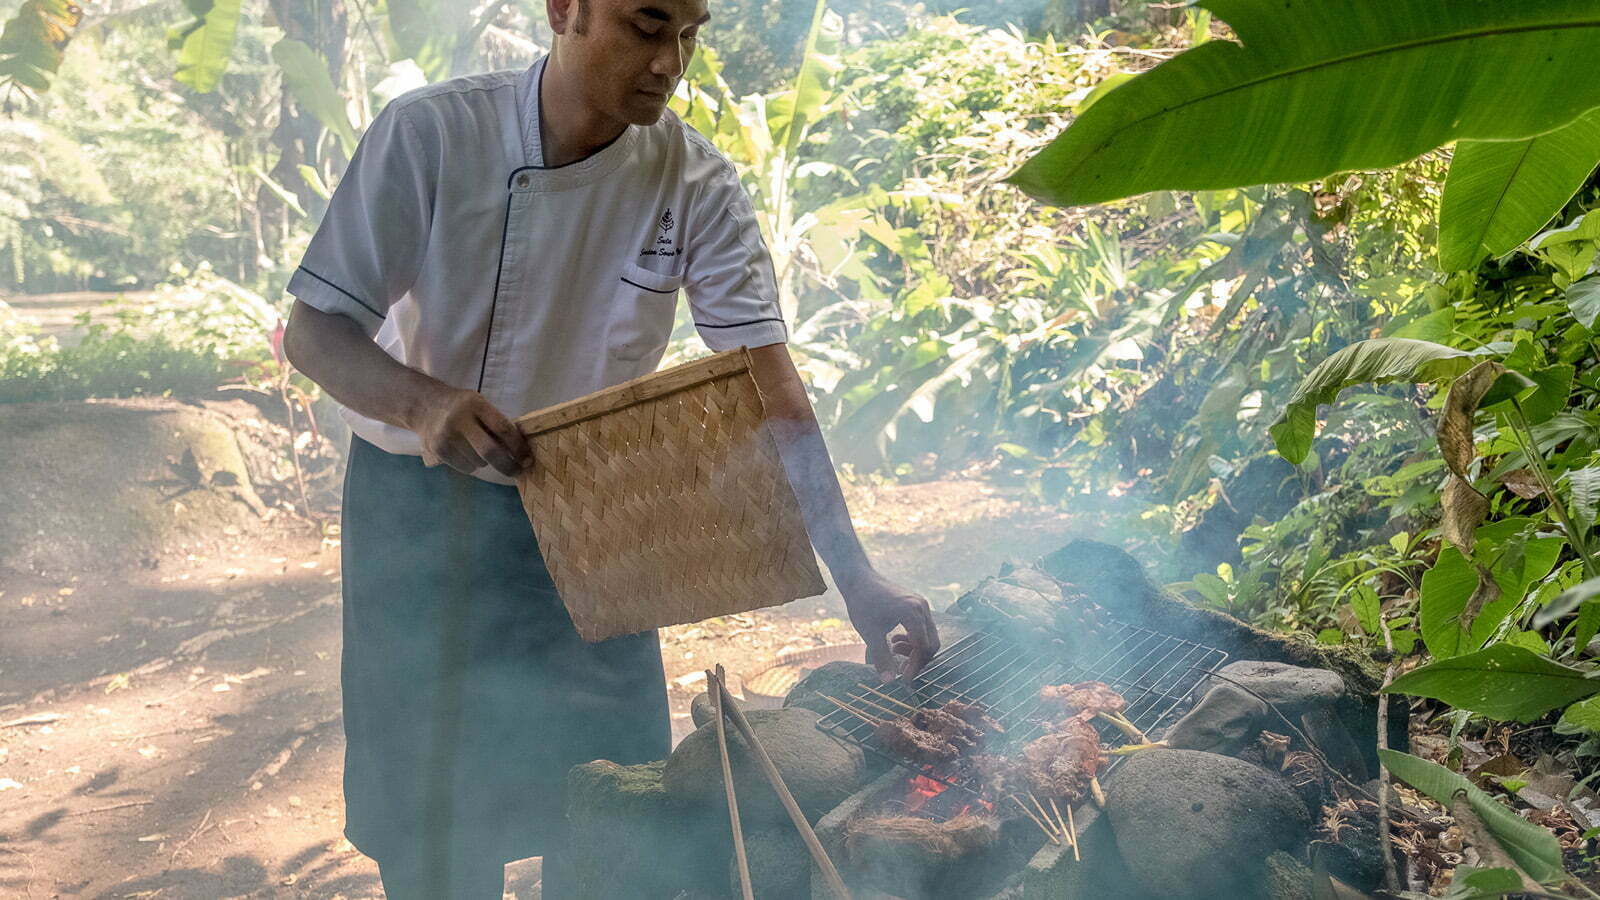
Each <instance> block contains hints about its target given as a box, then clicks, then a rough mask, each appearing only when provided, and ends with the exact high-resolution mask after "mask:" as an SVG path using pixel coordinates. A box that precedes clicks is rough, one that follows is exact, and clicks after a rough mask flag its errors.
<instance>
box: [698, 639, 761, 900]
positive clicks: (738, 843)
mask: <svg viewBox="0 0 1600 900" xmlns="http://www.w3.org/2000/svg"><path fill="white" fill-rule="evenodd" d="M716 674H717V673H715V672H713V671H711V670H710V669H707V670H706V683H707V684H710V683H711V680H712V679H713V678H715V677H716ZM711 708H712V710H714V711H715V715H716V719H717V753H718V754H719V755H720V756H721V757H722V784H723V787H724V788H726V789H727V793H728V823H729V824H730V825H731V826H732V828H733V858H734V859H735V860H736V861H737V862H738V864H739V890H740V892H741V893H742V894H743V895H744V900H755V892H754V891H753V890H752V888H751V886H750V861H749V859H748V858H746V857H745V855H744V830H743V829H742V828H740V827H739V800H738V798H737V797H736V796H734V790H733V765H732V763H731V762H730V761H729V760H728V731H727V725H726V723H724V722H723V721H722V692H721V691H713V692H712V694H711Z"/></svg>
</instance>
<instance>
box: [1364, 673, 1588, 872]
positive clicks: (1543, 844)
mask: <svg viewBox="0 0 1600 900" xmlns="http://www.w3.org/2000/svg"><path fill="white" fill-rule="evenodd" d="M1524 652H1526V651H1524ZM1378 756H1379V757H1380V758H1381V759H1382V760H1383V764H1384V766H1385V767H1386V768H1388V770H1389V771H1390V772H1391V773H1392V774H1393V775H1394V776H1395V777H1396V778H1399V779H1400V780H1401V781H1404V782H1405V783H1406V784H1409V785H1411V786H1412V787H1413V788H1415V789H1416V790H1419V791H1421V792H1422V793H1424V794H1427V795H1428V796H1429V797H1432V798H1433V799H1434V801H1435V802H1437V803H1439V804H1440V805H1442V806H1444V807H1445V808H1446V809H1448V808H1449V807H1450V804H1451V802H1452V798H1454V796H1455V793H1456V791H1460V790H1464V791H1466V792H1467V802H1468V803H1470V804H1471V805H1472V810H1473V812H1476V813H1477V814H1478V818H1480V819H1482V820H1483V824H1484V827H1486V828H1488V829H1489V833H1490V834H1492V835H1494V839H1495V840H1497V841H1499V842H1500V846H1502V847H1504V848H1505V849H1506V852H1507V853H1509V854H1511V858H1512V859H1513V860H1515V861H1516V864H1517V865H1519V866H1521V867H1522V871H1524V872H1527V873H1528V874H1529V875H1531V876H1533V878H1534V879H1535V880H1537V881H1541V882H1552V881H1555V880H1557V879H1559V878H1561V877H1563V871H1564V870H1563V869H1562V867H1561V844H1560V842H1559V841H1557V840H1556V837H1555V835H1553V834H1551V833H1550V832H1548V831H1546V830H1544V829H1543V828H1540V827H1539V826H1537V825H1535V824H1533V823H1532V822H1529V821H1528V820H1527V819H1524V818H1523V817H1521V816H1519V815H1517V814H1516V813H1515V812H1513V811H1512V810H1511V808H1510V807H1508V806H1505V805H1503V804H1501V803H1498V802H1496V801H1495V799H1494V798H1493V797H1491V796H1489V795H1488V794H1487V793H1484V791H1483V789H1482V788H1479V787H1478V786H1477V785H1475V784H1473V783H1472V782H1471V781H1469V780H1467V778H1466V777H1464V776H1462V775H1458V774H1456V773H1455V772H1452V771H1450V770H1449V769H1446V768H1445V767H1444V766H1441V765H1439V764H1438V763H1433V762H1429V761H1428V760H1425V759H1421V758H1419V757H1415V756H1412V755H1411V754H1409V753H1401V752H1400V751H1398V750H1379V751H1378Z"/></svg>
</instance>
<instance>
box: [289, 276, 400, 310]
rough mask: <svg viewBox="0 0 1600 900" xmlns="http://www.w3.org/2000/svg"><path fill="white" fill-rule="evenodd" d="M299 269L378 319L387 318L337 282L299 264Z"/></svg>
mask: <svg viewBox="0 0 1600 900" xmlns="http://www.w3.org/2000/svg"><path fill="white" fill-rule="evenodd" d="M300 271H302V272H304V273H306V274H307V275H310V276H311V277H312V278H315V279H316V280H318V281H320V282H322V283H323V284H325V285H327V286H328V287H331V288H333V289H334V290H336V291H338V292H339V293H341V294H343V295H345V296H346V297H349V298H350V299H351V300H354V301H355V302H356V303H357V304H358V305H359V306H360V307H361V308H362V309H364V310H366V311H367V312H369V313H372V314H373V315H375V316H377V317H378V318H380V319H387V318H388V316H386V315H384V314H383V313H381V312H378V311H377V310H375V309H373V308H372V306H371V305H370V304H368V303H367V302H366V301H364V300H362V299H361V298H360V297H357V296H356V295H355V294H352V293H350V292H349V291H347V290H345V289H344V288H342V287H339V286H338V285H337V284H334V283H333V282H331V281H329V280H328V279H326V278H323V277H322V276H321V275H318V274H317V273H315V272H313V271H311V270H310V269H308V268H306V267H305V266H301V267H300Z"/></svg>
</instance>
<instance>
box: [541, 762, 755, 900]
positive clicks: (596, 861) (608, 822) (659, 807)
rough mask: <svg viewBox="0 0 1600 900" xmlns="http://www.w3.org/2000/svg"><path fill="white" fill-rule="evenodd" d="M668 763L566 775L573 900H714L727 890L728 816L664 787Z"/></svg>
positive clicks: (583, 769) (608, 765) (581, 769)
mask: <svg viewBox="0 0 1600 900" xmlns="http://www.w3.org/2000/svg"><path fill="white" fill-rule="evenodd" d="M665 766H666V761H665V760H661V761H658V762H652V763H645V764H643V765H637V766H623V765H618V764H617V763H614V762H609V761H607V760H596V761H594V762H590V763H584V764H583V765H580V766H574V767H573V768H572V769H571V770H570V771H569V772H568V773H567V781H566V789H565V791H564V792H563V795H562V806H563V810H562V811H563V814H564V815H565V816H566V818H567V825H568V827H569V829H570V833H569V837H570V843H569V846H570V849H569V851H568V853H567V861H566V865H567V872H568V873H569V874H568V877H569V878H570V880H571V883H572V885H573V897H574V898H582V900H591V898H592V900H610V898H613V897H676V896H678V895H679V893H680V892H683V891H688V892H690V893H691V895H696V896H699V895H703V896H710V897H717V896H722V895H723V892H724V890H725V889H726V884H727V882H726V878H727V868H726V866H727V861H728V858H729V856H730V855H731V850H730V849H729V842H728V819H727V815H728V814H727V808H726V807H723V808H722V809H720V810H714V809H712V808H709V807H703V806H699V805H697V804H691V803H684V802H682V801H679V800H677V799H675V798H673V797H672V796H671V795H669V794H668V793H667V791H666V789H665V788H664V787H662V784H661V773H662V770H663V769H664V768H665Z"/></svg>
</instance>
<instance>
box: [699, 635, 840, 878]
mask: <svg viewBox="0 0 1600 900" xmlns="http://www.w3.org/2000/svg"><path fill="white" fill-rule="evenodd" d="M716 676H717V678H716V682H715V684H716V688H717V692H718V693H719V694H721V696H722V710H723V712H725V713H726V714H727V716H728V718H729V720H731V721H732V722H733V727H734V728H736V729H738V731H739V734H740V736H742V737H743V738H744V740H745V743H747V744H749V745H750V752H751V753H752V754H753V755H754V756H755V758H756V762H757V763H758V764H759V765H760V766H761V774H763V775H765V776H766V777H767V781H768V782H769V783H770V784H771V785H772V789H773V791H775V792H777V794H778V799H779V800H780V801H782V803H783V808H784V810H785V811H786V812H788V813H789V818H790V820H791V821H793V822H794V827H795V830H797V831H799V832H800V838H801V840H803V841H805V842H806V849H807V850H809V851H810V852H811V859H812V861H813V862H815V863H816V864H817V868H818V869H820V870H821V871H822V878H823V881H824V882H826V883H827V885H828V888H829V890H831V891H832V892H833V896H834V897H836V898H838V900H850V892H849V891H847V890H845V887H844V879H843V878H840V877H839V870H838V869H836V868H834V867H833V860H831V859H829V858H828V853H827V851H826V850H823V849H822V842H821V841H819V840H817V833H816V832H815V831H812V830H811V823H810V822H807V821H806V816H805V813H803V812H801V811H800V804H798V803H796V802H794V795H793V794H791V793H789V786H788V785H786V784H784V783H783V776H782V775H780V774H778V767H777V766H775V765H773V764H772V757H770V756H768V755H767V749H766V748H765V747H763V746H761V740H760V738H757V737H756V733H755V731H754V730H752V729H751V728H750V723H749V722H748V721H746V720H745V717H744V713H742V712H740V711H739V704H738V703H736V702H734V699H733V695H732V694H730V693H728V686H727V685H726V684H725V683H724V682H723V673H722V667H721V666H718V667H717V672H716Z"/></svg>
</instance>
